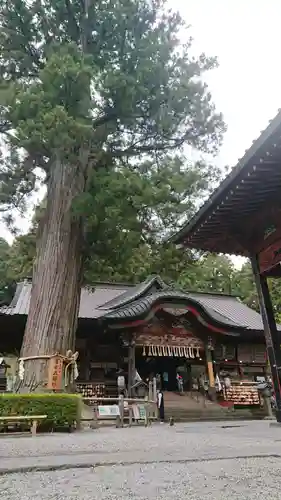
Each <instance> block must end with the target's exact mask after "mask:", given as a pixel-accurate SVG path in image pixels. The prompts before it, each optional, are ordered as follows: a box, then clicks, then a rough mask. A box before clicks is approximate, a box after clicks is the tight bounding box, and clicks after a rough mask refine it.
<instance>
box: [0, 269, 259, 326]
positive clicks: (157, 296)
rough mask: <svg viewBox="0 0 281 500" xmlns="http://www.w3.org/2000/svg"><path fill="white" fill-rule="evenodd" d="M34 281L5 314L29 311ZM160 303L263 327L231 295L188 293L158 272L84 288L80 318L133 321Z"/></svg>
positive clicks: (223, 321)
mask: <svg viewBox="0 0 281 500" xmlns="http://www.w3.org/2000/svg"><path fill="white" fill-rule="evenodd" d="M31 286H32V285H31V283H30V282H23V283H20V284H19V285H18V287H17V290H16V293H15V296H14V299H13V300H12V303H11V304H10V306H9V307H2V308H1V309H0V313H2V314H5V315H27V314H28V310H29V303H30V295H31ZM157 306H161V307H170V306H172V307H175V308H178V307H179V308H180V307H184V308H185V309H186V310H188V309H189V310H194V311H196V314H198V315H199V316H200V317H202V318H203V320H204V321H206V322H207V323H208V322H211V323H213V324H215V325H218V326H219V327H224V328H226V329H232V330H235V331H236V330H237V329H240V330H241V329H244V330H245V329H246V330H253V331H263V324H262V320H261V316H260V315H259V314H258V313H257V312H256V311H253V310H252V309H250V308H249V307H247V306H246V305H245V304H243V303H242V302H241V301H240V300H239V299H238V298H236V297H233V296H230V295H219V294H208V293H199V292H189V293H185V292H182V291H179V290H176V289H173V288H171V287H169V286H167V285H166V284H165V283H164V282H163V281H162V280H161V278H160V277H158V276H154V277H152V278H149V279H147V280H145V281H144V282H143V283H139V284H137V285H122V284H114V283H97V284H95V285H94V286H92V287H86V288H83V289H82V293H81V302H80V310H79V318H81V319H82V318H85V319H86V318H87V319H98V318H100V319H101V318H104V320H106V321H110V322H112V321H117V322H120V321H125V320H126V321H132V320H135V319H138V318H143V317H147V316H148V315H149V314H150V312H151V311H153V310H154V309H155V308H157Z"/></svg>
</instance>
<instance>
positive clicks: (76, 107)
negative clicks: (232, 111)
mask: <svg viewBox="0 0 281 500" xmlns="http://www.w3.org/2000/svg"><path fill="white" fill-rule="evenodd" d="M13 12H16V13H17V14H16V15H15V14H13ZM0 19H1V21H0V25H1V26H0V27H1V31H0V54H1V56H0V133H1V132H2V133H3V134H5V136H6V140H5V141H6V148H7V149H8V153H7V154H6V155H4V157H3V158H2V168H1V176H0V181H1V194H0V202H1V203H2V207H3V209H8V208H10V207H15V206H17V207H18V206H20V207H24V202H25V200H26V199H27V198H28V196H29V195H30V193H31V192H33V190H34V189H35V187H36V185H37V183H38V182H39V181H41V178H42V177H40V175H39V174H38V172H39V170H38V167H39V168H40V169H43V170H44V172H45V173H46V177H45V180H46V183H47V186H48V187H49V188H50V186H49V185H48V179H49V172H50V169H51V168H52V166H53V164H54V159H55V158H58V157H59V158H60V160H61V161H62V163H63V164H71V165H75V168H76V169H77V172H78V170H79V169H82V170H83V173H84V175H85V177H86V178H87V179H90V178H91V177H92V173H93V172H94V175H96V173H97V170H98V167H100V166H101V165H107V166H108V167H109V166H114V167H116V162H119V161H120V160H121V159H123V160H124V159H126V161H128V159H130V158H132V157H137V158H139V157H140V156H142V155H147V154H149V155H151V157H152V156H153V158H154V160H155V161H156V160H157V162H158V165H160V166H161V165H162V162H163V154H164V153H165V152H167V151H171V150H173V149H175V148H179V147H181V146H182V145H183V144H184V143H186V144H189V145H190V146H192V147H193V148H197V149H199V150H201V151H208V152H214V151H216V149H217V146H218V145H219V144H220V141H221V137H222V133H223V131H224V129H225V126H224V123H223V121H222V117H221V115H220V114H218V113H216V111H215V108H214V105H213V103H212V100H211V96H210V93H209V92H208V89H207V86H206V85H205V83H204V81H203V79H202V77H203V74H204V72H206V71H209V70H210V69H212V68H214V67H216V65H217V62H216V59H215V58H208V57H206V55H205V54H201V55H200V56H199V57H198V58H195V57H194V56H193V55H191V42H192V41H191V39H190V38H189V36H188V29H187V27H186V26H185V25H184V22H183V20H182V19H181V17H180V16H179V14H177V13H173V12H172V11H171V10H168V9H167V6H166V3H165V1H162V0H153V1H148V0H99V1H97V2H92V3H90V4H89V3H88V2H86V1H85V2H84V0H82V1H78V0H72V1H59V0H47V1H46V2H44V3H42V2H40V1H37V0H31V1H30V2H26V0H16V2H11V0H0ZM180 34H181V37H183V39H184V38H185V39H186V43H182V41H181V42H180ZM156 154H157V156H156ZM134 168H137V165H136V164H135V162H134ZM141 168H142V167H141ZM152 178H153V173H152ZM152 180H153V179H152ZM82 215H84V214H83V213H82ZM8 222H9V220H8ZM10 222H13V221H10Z"/></svg>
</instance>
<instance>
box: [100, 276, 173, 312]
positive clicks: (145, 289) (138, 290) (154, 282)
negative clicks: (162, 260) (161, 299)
mask: <svg viewBox="0 0 281 500" xmlns="http://www.w3.org/2000/svg"><path fill="white" fill-rule="evenodd" d="M165 288H167V286H166V285H165V283H164V281H163V280H162V279H161V278H160V277H159V276H152V277H149V278H147V279H146V280H145V281H143V282H142V283H138V284H137V285H135V286H134V287H131V288H129V289H128V290H127V291H126V292H124V293H122V294H121V295H118V296H117V297H116V298H114V299H112V300H109V301H108V302H106V303H105V304H103V305H101V306H99V307H100V309H107V310H109V309H116V308H117V307H121V306H124V305H125V304H129V303H130V302H132V301H133V300H137V299H139V298H140V297H143V296H144V295H149V294H151V293H153V292H157V291H158V290H164V289H165Z"/></svg>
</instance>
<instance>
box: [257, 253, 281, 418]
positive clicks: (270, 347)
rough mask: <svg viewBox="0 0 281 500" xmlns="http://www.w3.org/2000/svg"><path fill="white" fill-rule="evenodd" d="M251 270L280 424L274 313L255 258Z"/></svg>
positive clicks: (279, 355)
mask: <svg viewBox="0 0 281 500" xmlns="http://www.w3.org/2000/svg"><path fill="white" fill-rule="evenodd" d="M251 263H252V269H253V273H254V277H255V282H256V287H257V293H258V298H259V306H260V313H261V316H262V320H263V326H264V335H265V342H266V349H267V354H268V360H269V363H270V369H271V375H272V382H273V387H274V392H275V398H276V405H277V411H276V419H277V421H278V422H281V387H280V377H279V373H280V370H281V348H280V341H279V335H278V330H277V326H276V321H275V317H274V311H273V307H272V303H271V298H270V293H269V290H268V284H267V279H266V277H265V276H262V275H261V273H260V268H259V263H258V258H257V256H252V257H251Z"/></svg>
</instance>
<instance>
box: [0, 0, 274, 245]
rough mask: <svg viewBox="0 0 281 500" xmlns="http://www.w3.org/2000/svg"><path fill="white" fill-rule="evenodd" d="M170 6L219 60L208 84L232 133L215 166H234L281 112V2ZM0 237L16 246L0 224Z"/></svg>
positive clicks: (224, 0) (187, 1) (232, 0)
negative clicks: (279, 110) (279, 35)
mask: <svg viewBox="0 0 281 500" xmlns="http://www.w3.org/2000/svg"><path fill="white" fill-rule="evenodd" d="M169 1H170V4H171V6H172V7H173V8H174V9H177V10H179V11H180V13H181V15H182V17H183V18H184V19H185V21H186V22H187V23H188V24H189V25H190V26H191V27H190V34H191V35H192V36H193V38H194V46H193V48H194V50H195V51H196V52H198V53H200V52H205V53H206V54H207V55H211V56H217V57H218V60H219V68H218V69H216V70H214V71H212V72H211V73H209V74H208V76H207V83H208V85H209V87H210V90H211V93H212V95H213V100H214V102H215V104H216V106H217V109H218V110H219V111H221V112H222V113H223V115H224V120H225V122H226V124H227V126H228V130H227V133H226V134H225V138H224V143H223V146H222V148H221V150H220V153H219V155H218V157H217V159H216V161H217V164H218V165H221V166H222V167H223V166H224V165H229V166H234V165H235V164H236V163H237V160H238V159H239V158H241V157H242V156H243V154H244V153H245V150H246V149H248V148H249V147H250V146H251V144H252V141H253V140H255V139H256V138H257V137H258V136H259V135H260V132H261V131H262V130H264V129H265V128H266V126H267V125H268V122H269V120H270V119H271V118H273V117H274V116H275V114H276V113H277V111H278V108H279V107H280V108H281V66H280V53H279V52H280V42H279V40H278V34H279V31H280V21H281V0H266V1H265V0H169ZM28 223H29V221H28V218H26V219H24V220H22V221H21V227H22V230H23V231H26V230H27V229H28ZM0 236H2V237H4V238H6V239H7V240H8V241H9V242H11V240H12V238H11V235H10V234H9V233H8V231H7V230H6V228H5V227H4V225H3V224H1V222H0Z"/></svg>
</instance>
